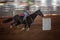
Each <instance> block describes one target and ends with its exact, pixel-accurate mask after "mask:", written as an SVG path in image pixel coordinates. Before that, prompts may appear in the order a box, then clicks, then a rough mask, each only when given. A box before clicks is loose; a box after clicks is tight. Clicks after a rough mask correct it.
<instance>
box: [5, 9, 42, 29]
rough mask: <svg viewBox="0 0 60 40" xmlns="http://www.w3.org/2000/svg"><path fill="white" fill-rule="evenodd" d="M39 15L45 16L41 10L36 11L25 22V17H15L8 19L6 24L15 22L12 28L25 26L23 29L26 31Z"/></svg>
mask: <svg viewBox="0 0 60 40" xmlns="http://www.w3.org/2000/svg"><path fill="white" fill-rule="evenodd" d="M37 15H40V16H41V17H43V14H42V12H41V11H40V9H39V10H37V11H35V12H34V13H32V14H31V15H29V16H27V18H26V20H24V21H22V20H23V16H18V15H15V16H14V17H13V18H10V19H8V21H7V20H5V21H4V23H7V22H10V21H11V20H14V22H13V23H11V25H12V26H17V25H20V24H24V25H25V26H24V28H23V29H26V28H27V27H28V29H29V28H30V26H31V24H32V23H33V21H34V19H35V18H36V16H37Z"/></svg>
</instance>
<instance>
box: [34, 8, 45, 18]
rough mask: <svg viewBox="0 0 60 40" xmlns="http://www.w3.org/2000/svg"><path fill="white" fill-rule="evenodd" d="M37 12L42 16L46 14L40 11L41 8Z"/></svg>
mask: <svg viewBox="0 0 60 40" xmlns="http://www.w3.org/2000/svg"><path fill="white" fill-rule="evenodd" d="M35 13H36V14H37V15H40V16H42V17H43V16H44V15H43V13H42V12H41V11H40V9H39V10H37V11H36V12H35Z"/></svg>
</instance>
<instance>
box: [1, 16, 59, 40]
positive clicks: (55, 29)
mask: <svg viewBox="0 0 60 40" xmlns="http://www.w3.org/2000/svg"><path fill="white" fill-rule="evenodd" d="M45 18H51V20H52V21H51V22H52V23H51V30H47V31H43V30H42V18H41V17H39V16H37V17H36V19H35V21H34V22H33V23H32V25H31V28H30V30H29V31H20V30H21V28H22V27H23V25H19V27H18V28H16V27H14V28H12V29H10V28H9V26H10V23H6V24H4V23H2V21H3V19H2V18H1V19H0V40H60V16H47V17H45Z"/></svg>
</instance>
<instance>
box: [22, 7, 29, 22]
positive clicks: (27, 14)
mask: <svg viewBox="0 0 60 40" xmlns="http://www.w3.org/2000/svg"><path fill="white" fill-rule="evenodd" d="M23 14H24V18H23V21H24V20H25V19H26V18H27V16H29V6H26V8H25V9H24V13H23Z"/></svg>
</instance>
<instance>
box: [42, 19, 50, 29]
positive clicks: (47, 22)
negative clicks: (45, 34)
mask: <svg viewBox="0 0 60 40" xmlns="http://www.w3.org/2000/svg"><path fill="white" fill-rule="evenodd" d="M42 26H43V27H42V29H43V30H51V18H43V23H42Z"/></svg>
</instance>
